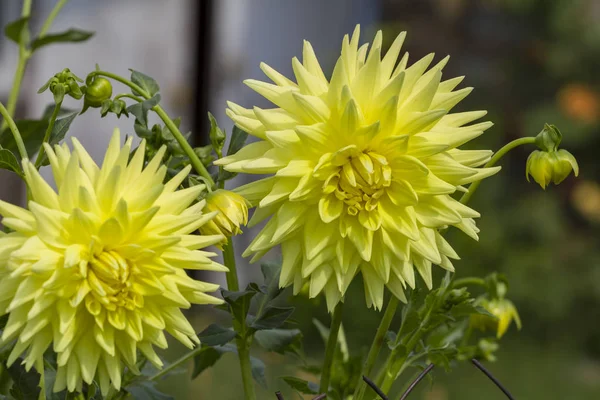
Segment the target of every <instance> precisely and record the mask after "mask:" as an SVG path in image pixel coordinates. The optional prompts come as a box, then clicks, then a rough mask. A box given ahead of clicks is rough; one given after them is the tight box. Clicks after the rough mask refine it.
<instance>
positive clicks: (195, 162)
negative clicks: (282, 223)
mask: <svg viewBox="0 0 600 400" xmlns="http://www.w3.org/2000/svg"><path fill="white" fill-rule="evenodd" d="M93 75H101V76H105V77H107V78H111V79H114V80H115V81H117V82H121V83H122V84H124V85H126V86H129V87H130V88H131V89H133V90H134V91H135V92H137V93H139V94H141V95H142V97H143V98H145V99H150V98H152V96H150V94H149V93H148V92H146V91H145V90H144V89H142V88H141V87H140V86H138V85H136V84H135V83H133V82H131V81H130V80H128V79H125V78H123V77H122V76H119V75H117V74H113V73H111V72H107V71H93V72H91V73H90V74H89V76H93ZM152 110H153V111H154V112H155V113H156V114H158V116H159V117H160V118H161V119H162V120H163V122H164V123H165V125H166V126H167V128H169V130H170V131H171V133H172V134H173V136H174V137H175V139H176V140H177V142H178V143H179V145H180V146H181V148H182V149H183V151H184V152H185V154H186V155H187V156H188V158H189V159H190V162H191V164H192V167H194V169H195V170H196V172H197V173H198V175H200V176H202V177H203V178H204V179H206V181H207V182H208V183H210V185H211V186H212V187H213V188H214V187H215V181H214V180H213V179H212V177H211V176H210V174H209V173H208V171H207V169H206V167H205V166H204V164H202V161H200V158H198V156H197V155H196V153H194V149H193V148H192V146H190V144H189V143H188V141H187V140H185V138H184V137H183V134H182V133H181V131H180V130H179V128H177V126H176V125H175V123H174V122H173V120H172V119H171V118H170V117H169V115H168V114H167V113H166V112H165V110H164V109H163V108H162V107H161V106H159V105H158V104H157V105H156V106H154V107H152Z"/></svg>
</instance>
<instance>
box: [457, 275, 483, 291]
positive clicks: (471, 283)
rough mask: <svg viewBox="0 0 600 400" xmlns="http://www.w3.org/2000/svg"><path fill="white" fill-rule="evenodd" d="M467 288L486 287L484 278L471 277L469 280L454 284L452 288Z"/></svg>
mask: <svg viewBox="0 0 600 400" xmlns="http://www.w3.org/2000/svg"><path fill="white" fill-rule="evenodd" d="M465 286H485V280H484V279H482V278H477V277H475V276H470V277H468V278H460V279H457V280H455V281H454V282H452V287H453V288H454V289H458V288H461V287H465Z"/></svg>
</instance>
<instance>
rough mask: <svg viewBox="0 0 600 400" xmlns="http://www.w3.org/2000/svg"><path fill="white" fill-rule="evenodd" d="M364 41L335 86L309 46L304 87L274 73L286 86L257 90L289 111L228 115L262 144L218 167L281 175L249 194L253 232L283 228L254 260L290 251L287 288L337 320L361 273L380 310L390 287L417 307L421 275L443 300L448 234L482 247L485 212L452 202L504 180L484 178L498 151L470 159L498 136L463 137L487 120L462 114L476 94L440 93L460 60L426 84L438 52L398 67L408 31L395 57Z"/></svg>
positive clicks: (251, 250)
mask: <svg viewBox="0 0 600 400" xmlns="http://www.w3.org/2000/svg"><path fill="white" fill-rule="evenodd" d="M358 37H359V28H358V27H357V28H356V30H355V32H354V34H353V36H352V39H349V38H348V36H346V37H345V38H344V41H343V43H342V53H341V57H340V58H339V59H338V61H337V64H336V66H335V68H334V70H333V74H332V76H331V79H330V80H327V78H326V77H325V75H324V74H323V71H322V70H321V67H320V66H319V62H318V61H317V59H316V57H315V54H314V52H313V49H312V47H311V45H310V44H309V43H308V42H306V41H305V42H304V51H303V62H302V63H301V62H300V61H298V59H296V58H294V59H293V61H292V66H293V69H294V74H295V76H296V80H297V83H295V82H293V81H291V80H289V79H287V78H286V77H284V76H282V75H281V74H280V73H278V72H276V71H275V70H273V69H272V68H270V67H269V66H267V65H266V64H261V68H262V70H263V71H264V72H265V74H266V75H267V76H268V77H269V78H271V80H272V81H273V82H274V84H270V83H265V82H260V81H256V80H252V79H251V80H247V81H245V83H246V84H247V85H248V86H250V87H251V88H252V89H254V90H255V91H257V92H258V93H260V94H261V95H263V96H264V97H266V98H267V99H268V100H270V101H271V102H273V103H274V104H275V105H277V106H278V108H274V109H266V110H265V109H260V108H258V107H255V108H254V109H246V108H243V107H240V106H239V105H237V104H233V103H229V110H228V115H229V116H230V117H231V118H232V119H233V120H234V121H235V123H236V124H237V125H238V126H239V127H240V128H241V129H244V130H246V131H247V132H249V133H250V134H252V135H254V136H256V137H258V138H259V139H260V140H259V141H258V142H256V143H251V144H249V145H247V146H246V147H244V148H243V149H242V150H240V151H239V152H238V153H236V154H235V155H232V156H229V157H225V158H223V159H221V160H218V161H217V162H216V164H218V165H223V166H224V167H225V169H227V170H229V171H235V172H245V173H251V174H274V176H272V177H268V178H265V179H261V180H259V181H256V182H253V183H250V184H248V185H246V186H244V187H242V188H240V190H239V193H240V194H242V195H244V196H245V197H246V198H248V199H249V201H250V202H252V204H253V205H256V206H258V207H257V209H256V211H255V213H254V215H253V217H252V219H251V221H250V226H252V225H254V224H257V223H258V222H260V221H262V220H265V219H267V218H269V217H271V219H270V220H269V222H268V223H267V224H266V226H265V227H264V228H263V230H262V231H261V232H260V234H258V236H257V237H256V238H255V240H254V241H253V242H252V243H251V244H250V246H249V247H248V249H247V250H246V252H245V255H250V254H254V259H253V260H255V259H257V258H259V257H261V256H262V255H264V254H265V253H266V252H267V251H269V249H271V248H272V247H273V246H275V245H277V244H281V248H282V253H283V267H282V271H281V281H280V284H281V285H282V286H287V285H290V284H292V283H293V284H294V290H295V292H298V291H299V290H300V288H301V287H302V285H303V284H304V283H306V282H309V283H310V295H311V296H316V295H317V294H318V293H320V292H321V291H324V292H325V295H326V298H327V303H328V307H329V309H332V308H333V307H334V306H335V305H336V304H337V303H338V301H339V300H340V299H341V298H342V296H343V295H344V293H345V291H346V289H347V288H348V285H349V284H350V282H351V281H352V279H353V277H354V276H355V275H356V274H357V272H361V273H362V276H363V279H364V283H365V290H366V299H367V304H368V305H371V304H373V305H374V306H375V307H376V308H381V306H382V302H383V292H384V286H387V287H388V288H389V290H391V292H392V293H394V294H395V295H396V296H397V297H398V298H400V299H402V300H404V292H403V291H404V289H405V288H406V285H409V286H411V287H414V285H415V276H414V275H415V274H414V268H416V269H417V271H418V272H419V273H420V275H421V276H422V277H423V279H424V280H425V282H426V284H427V286H428V287H430V288H431V286H432V278H431V265H432V264H438V265H440V266H441V267H442V268H445V269H448V270H453V266H452V263H451V262H450V260H449V259H450V258H454V259H457V258H458V256H457V254H456V253H455V252H454V250H453V249H452V247H450V245H449V244H448V243H447V242H446V240H444V238H443V237H442V236H441V235H440V234H439V233H438V228H441V227H445V226H449V225H452V226H456V227H457V228H459V229H461V230H462V231H464V232H465V233H466V234H468V235H469V236H471V237H473V238H475V239H477V232H478V230H477V228H476V227H475V223H474V221H473V218H475V217H478V216H479V213H477V212H476V211H474V210H472V209H471V208H469V207H466V206H464V205H462V204H461V203H459V202H458V201H457V200H455V199H454V198H453V197H451V195H452V194H453V193H455V192H456V191H457V190H458V191H465V188H464V187H463V185H466V184H469V183H471V182H474V181H477V180H481V179H483V178H486V177H488V176H490V175H492V174H494V173H495V172H497V171H498V168H487V169H485V168H477V167H479V166H481V165H483V164H484V163H485V162H486V161H487V160H488V159H489V157H490V156H491V151H488V150H468V151H467V150H459V149H458V147H459V146H460V145H462V144H464V143H466V142H468V141H469V140H471V139H474V138H476V137H478V136H479V135H481V134H482V133H483V131H484V130H486V129H487V128H489V127H490V126H491V125H492V124H491V123H489V122H483V123H478V124H475V125H468V126H464V125H465V124H468V123H470V122H472V121H474V120H476V119H479V118H481V117H482V116H484V115H485V114H486V113H485V111H473V112H462V113H454V114H450V113H449V111H450V110H451V109H452V108H453V107H454V106H455V105H456V104H457V103H458V102H459V101H460V100H462V99H463V98H464V97H465V96H467V95H468V94H469V93H470V92H471V90H472V88H464V89H460V90H456V91H453V90H454V88H455V87H456V86H457V85H458V84H459V83H460V82H461V81H462V79H463V78H462V77H459V78H454V79H449V80H446V81H441V77H442V72H441V70H442V67H443V66H444V65H445V64H446V62H447V61H448V58H444V59H443V60H442V61H440V62H439V63H438V64H436V65H435V66H433V67H432V68H431V69H429V70H428V71H427V72H426V70H427V67H428V66H429V64H430V63H431V61H432V59H433V54H430V55H428V56H426V57H424V58H423V59H421V60H419V61H417V62H416V63H414V64H413V65H411V66H410V67H408V65H407V60H408V53H406V54H404V56H403V57H402V59H401V60H400V62H398V63H397V58H398V54H399V52H400V47H401V45H402V42H403V41H404V37H405V34H404V33H401V34H400V35H399V36H398V37H397V38H396V40H395V41H394V43H393V44H392V45H391V47H390V49H389V50H388V52H387V54H386V55H385V57H383V59H382V58H381V43H382V35H381V32H378V33H377V35H376V36H375V39H374V41H373V44H372V45H371V50H370V52H368V54H367V45H366V44H365V45H363V46H362V47H360V48H359V46H358ZM413 267H414V268H413Z"/></svg>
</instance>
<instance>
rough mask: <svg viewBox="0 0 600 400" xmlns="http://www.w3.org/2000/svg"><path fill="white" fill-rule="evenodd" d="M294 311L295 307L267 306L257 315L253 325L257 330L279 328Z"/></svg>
mask: <svg viewBox="0 0 600 400" xmlns="http://www.w3.org/2000/svg"><path fill="white" fill-rule="evenodd" d="M293 312H294V307H273V306H267V307H265V308H264V311H263V312H262V313H261V314H260V315H259V316H257V317H256V320H254V322H253V323H252V325H251V327H252V328H254V329H256V330H261V329H274V328H279V327H280V326H282V325H283V324H284V323H285V320H286V319H288V317H289V316H290V315H292V313H293Z"/></svg>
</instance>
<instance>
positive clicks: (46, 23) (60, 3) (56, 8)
mask: <svg viewBox="0 0 600 400" xmlns="http://www.w3.org/2000/svg"><path fill="white" fill-rule="evenodd" d="M68 1H69V0H58V1H57V2H56V4H55V5H54V8H52V11H50V14H48V17H46V21H44V25H42V29H41V30H40V34H39V36H38V37H40V38H41V37H43V36H46V33H48V30H49V29H50V27H51V26H52V23H53V22H54V19H55V18H56V16H57V15H58V13H59V12H60V10H62V8H63V7H64V6H65V4H67V2H68Z"/></svg>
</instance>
